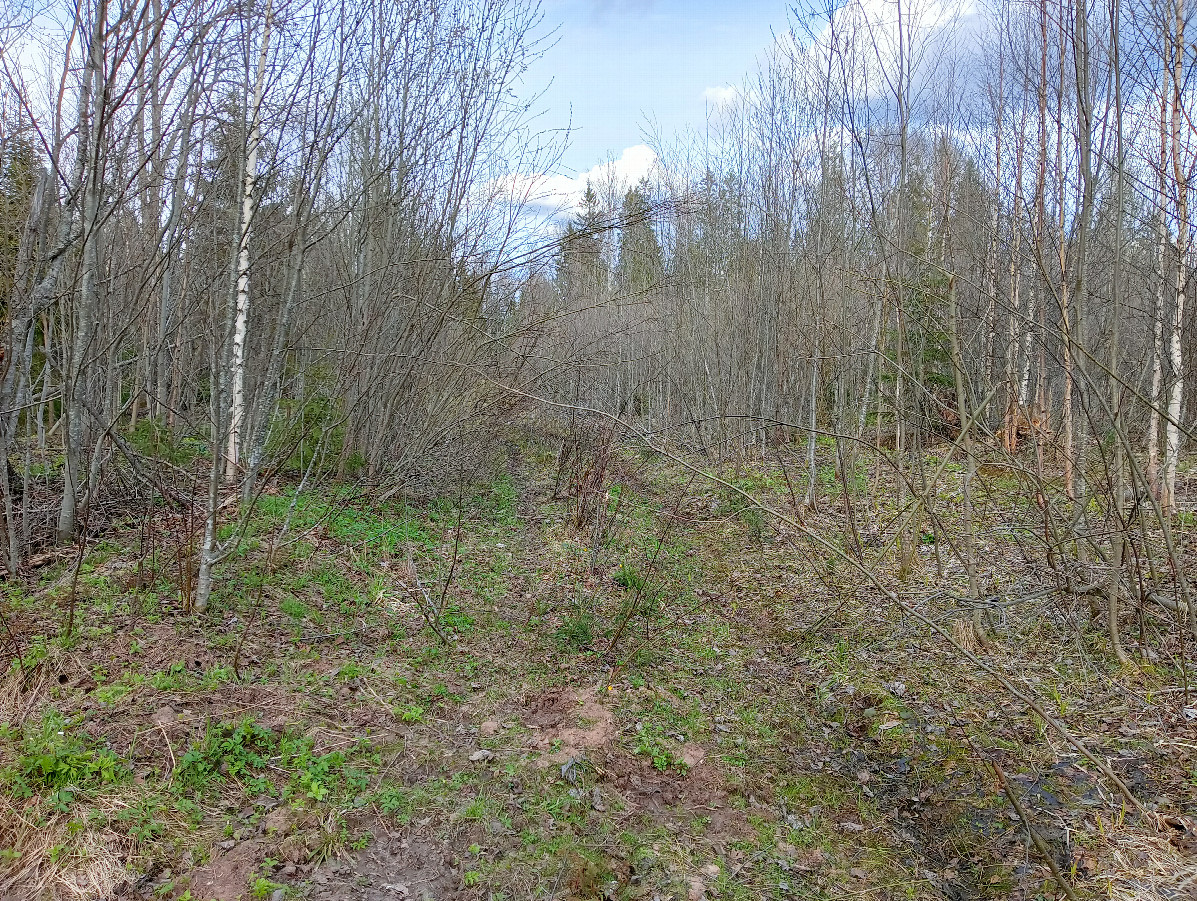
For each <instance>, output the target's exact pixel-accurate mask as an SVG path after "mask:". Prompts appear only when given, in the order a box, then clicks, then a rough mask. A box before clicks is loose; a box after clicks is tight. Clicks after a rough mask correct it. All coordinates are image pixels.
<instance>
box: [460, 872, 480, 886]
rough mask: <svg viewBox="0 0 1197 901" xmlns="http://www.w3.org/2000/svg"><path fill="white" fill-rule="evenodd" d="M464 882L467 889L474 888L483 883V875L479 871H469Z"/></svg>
mask: <svg viewBox="0 0 1197 901" xmlns="http://www.w3.org/2000/svg"><path fill="white" fill-rule="evenodd" d="M462 881H463V882H465V887H466V888H474V887H475V886H477V885H480V884H481V883H482V874H481V873H479V872H478V871H477V870H467V871H466V874H465V876H464V877H463V879H462Z"/></svg>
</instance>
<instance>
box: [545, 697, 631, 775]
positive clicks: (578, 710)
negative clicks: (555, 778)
mask: <svg viewBox="0 0 1197 901" xmlns="http://www.w3.org/2000/svg"><path fill="white" fill-rule="evenodd" d="M527 708H528V709H527V712H526V713H525V715H524V722H525V723H527V725H528V726H529V727H530V728H532V729H533V730H535V731H536V736H535V737H534V738H533V740H532V746H533V747H535V748H540V749H543V750H549V749H551V748H553V747H556V750H555V751H553V752H552V753H551V754H549V755H547V756H546V757H544V758H543V759H542V761H541V763H542V765H544V766H548V765H549V764H562V763H566V762H568V761H569V760H570V759H571V758H572V759H577V758H579V757H581V756H583V754H584V753H585V752H586V751H602V750H605V749H607V748H609V747H610V746H611V745H612V743H613V742H614V741H615V736H616V734H617V733H618V729H617V727H616V725H615V714H614V713H612V712H611V710H610V709H609V708H608V707H607V706H605V705H604V704H603V703H602V702H601V701H600V700H599V699H598V696H597V695H596V693H595V692H594V690H593V689H589V688H584V689H572V688H563V689H560V690H558V691H554V692H549V693H548V694H544V695H541V696H539V697H538V698H535V699H532V700H530V701H529V702H528V704H527ZM558 743H559V744H558Z"/></svg>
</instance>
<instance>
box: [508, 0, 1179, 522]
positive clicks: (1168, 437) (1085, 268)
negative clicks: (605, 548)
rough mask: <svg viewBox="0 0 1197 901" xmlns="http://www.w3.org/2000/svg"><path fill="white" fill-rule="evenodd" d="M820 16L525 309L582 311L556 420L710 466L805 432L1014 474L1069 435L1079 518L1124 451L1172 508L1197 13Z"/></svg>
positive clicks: (1160, 7) (914, 9)
mask: <svg viewBox="0 0 1197 901" xmlns="http://www.w3.org/2000/svg"><path fill="white" fill-rule="evenodd" d="M806 12H807V13H809V16H808V18H805V19H802V20H800V21H796V22H795V24H794V27H793V28H792V30H791V31H790V33H789V34H787V35H785V36H784V37H783V38H781V39H779V40H778V41H777V42H776V44H775V46H774V48H773V50H772V52H771V54H770V56H769V58H768V60H767V61H766V63H765V64H764V65H763V66H762V68H761V71H760V72H759V74H758V76H757V77H756V78H755V79H754V80H750V81H749V82H747V83H746V84H745V85H744V86H743V87H742V88H741V89H740V90H739V91H738V92H737V93H736V96H735V98H734V99H733V100H732V101H730V102H729V103H727V104H725V105H724V106H722V107H720V108H718V109H716V110H714V111H713V112H712V113H711V116H710V119H709V121H708V123H707V126H706V129H705V131H704V132H703V133H701V134H694V135H690V136H683V137H681V138H679V139H676V140H672V141H658V142H657V146H656V148H655V149H656V150H657V153H658V156H659V166H658V169H657V171H656V172H655V173H654V175H653V176H652V177H651V178H649V179H647V180H646V181H645V182H643V183H642V184H640V185H638V186H631V187H630V189H628V187H629V186H621V185H614V184H596V185H592V186H591V190H590V191H589V192H588V193H587V195H586V198H585V200H584V209H583V210H582V211H581V212H580V213H579V214H578V216H577V217H576V218H575V220H574V221H573V222H572V223H571V224H570V227H569V229H568V230H567V231H566V233H565V234H564V235H563V238H562V242H563V243H562V251H561V253H560V255H559V260H558V262H557V265H556V267H555V270H554V272H553V273H552V274H551V281H545V282H544V283H542V284H540V285H538V286H533V288H532V289H531V290H530V294H531V295H532V296H534V297H535V298H537V302H538V303H540V304H551V303H557V304H561V305H563V307H564V308H576V310H577V311H578V315H576V316H573V317H570V318H568V319H567V320H564V323H565V324H563V326H562V329H561V331H562V340H564V341H565V342H566V344H565V346H566V347H568V348H569V353H568V354H564V353H562V354H558V356H559V357H563V358H564V357H566V356H569V357H571V358H572V359H574V361H575V365H574V366H573V367H572V368H571V369H570V370H569V373H568V376H566V375H562V377H561V380H560V381H561V384H559V385H558V386H557V391H558V393H559V395H560V396H562V397H568V396H571V395H572V396H576V397H580V398H583V399H584V400H585V401H586V403H587V404H589V405H595V406H601V407H602V408H604V409H606V410H610V411H613V412H614V411H620V412H622V413H624V414H635V415H639V416H645V417H647V418H648V419H649V420H651V422H652V423H653V426H654V427H660V428H662V429H665V430H669V431H672V432H674V433H675V434H684V435H686V436H687V440H689V441H691V442H693V443H694V444H696V445H697V446H698V447H700V448H701V449H702V450H703V451H705V452H707V453H709V454H712V455H714V456H721V455H726V454H728V453H734V452H735V450H736V449H737V448H741V447H743V446H745V445H752V444H755V445H756V446H758V447H761V448H763V447H764V446H765V443H766V441H767V438H768V437H769V436H771V435H772V436H776V435H779V434H782V433H785V434H795V433H799V434H802V433H806V432H807V430H808V428H809V429H810V430H812V431H813V430H823V431H826V432H828V433H831V434H836V435H841V436H850V437H853V438H856V439H864V438H866V437H867V438H870V439H871V443H880V444H882V445H884V446H886V447H889V448H891V449H897V450H898V451H899V452H904V451H908V450H915V449H917V448H919V447H923V446H925V445H926V444H927V443H928V442H937V441H940V440H943V439H945V438H946V439H949V440H951V439H953V438H955V437H956V436H958V435H959V433H960V423H961V420H962V417H964V418H966V419H968V420H970V421H972V422H973V423H974V424H975V426H976V428H977V433H978V436H982V435H983V436H987V437H990V438H994V439H995V440H996V441H997V443H999V444H1001V445H1003V446H1004V447H1005V449H1006V450H1007V451H1012V450H1014V449H1015V448H1016V445H1017V444H1018V443H1019V441H1020V440H1021V441H1025V440H1026V439H1028V438H1031V437H1032V436H1033V435H1035V434H1038V436H1039V437H1040V438H1041V439H1048V438H1050V439H1051V442H1052V444H1054V445H1058V448H1059V451H1060V453H1061V454H1062V459H1063V463H1064V478H1065V480H1066V482H1067V490H1068V493H1069V495H1073V494H1075V493H1076V492H1077V491H1078V490H1082V489H1080V488H1079V487H1078V485H1077V481H1078V480H1081V479H1083V478H1084V477H1085V475H1086V473H1087V472H1088V467H1087V465H1086V463H1085V461H1087V460H1088V459H1089V454H1090V451H1091V450H1092V448H1091V447H1089V445H1090V444H1092V443H1093V442H1100V441H1106V442H1107V444H1109V438H1110V435H1111V434H1113V433H1117V434H1118V435H1120V436H1122V439H1123V440H1124V441H1126V442H1127V445H1126V447H1127V449H1128V450H1129V451H1133V452H1134V456H1135V459H1136V460H1137V461H1138V462H1139V463H1140V464H1141V468H1142V470H1143V471H1142V473H1141V474H1140V475H1141V479H1140V482H1141V483H1142V485H1143V487H1149V488H1150V489H1151V491H1152V493H1153V494H1154V496H1156V497H1158V498H1159V499H1160V501H1161V502H1162V504H1163V505H1164V507H1165V508H1167V507H1169V506H1170V505H1172V502H1173V493H1174V491H1175V485H1176V474H1177V465H1178V462H1179V460H1180V453H1181V437H1182V435H1184V434H1186V432H1187V426H1186V423H1187V421H1188V417H1187V416H1186V410H1187V409H1188V407H1189V406H1190V405H1191V401H1192V395H1193V390H1194V381H1193V379H1191V378H1186V374H1187V371H1188V369H1189V367H1191V365H1192V359H1193V356H1192V354H1193V347H1192V340H1191V338H1190V337H1189V335H1190V334H1191V332H1192V328H1191V326H1190V319H1191V317H1192V311H1191V308H1190V306H1191V305H1190V306H1187V305H1186V295H1187V293H1188V291H1189V287H1188V286H1189V278H1190V273H1191V268H1192V267H1191V250H1190V248H1191V243H1192V242H1191V238H1190V234H1191V230H1192V221H1191V215H1190V213H1189V202H1188V195H1189V192H1190V190H1191V187H1190V185H1191V173H1192V169H1193V164H1194V159H1195V158H1197V157H1195V156H1194V142H1193V128H1192V124H1191V106H1192V103H1193V98H1192V95H1191V91H1190V90H1188V88H1187V87H1186V86H1187V85H1188V84H1189V79H1190V78H1191V75H1192V72H1193V67H1194V63H1195V62H1197V53H1194V51H1193V47H1192V42H1191V40H1190V39H1189V38H1190V37H1191V34H1190V32H1191V28H1190V26H1189V22H1188V19H1189V15H1190V12H1189V10H1188V9H1186V7H1185V4H1184V0H1179V2H1170V3H1143V2H1139V0H1133V2H1123V0H1115V2H1114V3H1112V4H1106V5H1101V4H1094V3H1091V2H1086V0H1080V2H1075V3H1066V2H1063V0H1036V2H1033V3H1030V4H1025V3H1024V4H1014V3H991V4H988V5H985V6H984V7H981V8H979V9H978V10H977V11H976V12H975V13H970V14H969V15H968V16H967V17H961V18H954V17H952V16H951V15H950V13H949V12H948V10H947V8H945V7H943V6H942V5H939V4H919V3H915V4H906V3H903V4H892V3H890V4H860V3H848V4H835V5H830V6H828V7H827V8H826V9H816V10H809V9H808V10H807V11H806ZM1186 35H1188V37H1187V36H1186ZM621 216H622V218H623V219H624V220H625V221H626V222H628V223H630V225H627V226H626V227H624V228H622V229H619V230H617V231H614V232H609V233H607V232H601V230H596V228H595V225H596V224H601V223H604V222H611V221H618V220H619V219H620V217H621ZM953 335H954V336H955V341H956V348H955V350H954V349H953ZM954 360H957V361H958V363H954V362H953V361H954ZM957 370H960V374H961V375H962V376H963V386H962V387H963V393H962V396H961V397H958V396H957V384H956V375H957ZM780 424H784V427H782V428H772V426H773V425H780ZM1128 477H1129V476H1128ZM1099 490H1100V487H1099Z"/></svg>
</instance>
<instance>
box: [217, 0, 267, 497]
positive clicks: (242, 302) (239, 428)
mask: <svg viewBox="0 0 1197 901" xmlns="http://www.w3.org/2000/svg"><path fill="white" fill-rule="evenodd" d="M270 26H271V9H270V6H269V5H267V7H266V26H265V30H264V31H263V33H262V47H261V50H260V51H259V53H258V66H257V72H256V73H255V75H254V92H253V105H252V106H251V108H250V114H249V116H250V118H249V135H248V139H247V142H246V147H245V184H244V189H243V191H242V194H241V225H240V234H239V235H238V246H237V310H236V314H235V318H234V321H233V351H232V359H231V361H230V375H231V378H230V380H229V393H230V397H231V411H230V412H231V417H230V420H229V440H228V450H227V454H226V457H225V478H226V479H228V480H230V481H232V480H233V479H235V478H236V477H237V466H238V463H239V462H240V454H241V437H242V432H243V431H244V428H245V340H246V333H247V332H248V329H249V236H250V231H251V230H252V227H253V218H254V206H255V204H254V201H255V191H256V188H257V180H258V146H259V144H260V143H261V140H262V91H263V87H264V84H265V80H266V58H267V55H268V53H269V51H270Z"/></svg>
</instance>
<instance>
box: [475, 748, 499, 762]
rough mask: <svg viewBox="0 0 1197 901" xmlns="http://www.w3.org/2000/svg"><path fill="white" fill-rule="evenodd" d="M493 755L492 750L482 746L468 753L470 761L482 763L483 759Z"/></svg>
mask: <svg viewBox="0 0 1197 901" xmlns="http://www.w3.org/2000/svg"><path fill="white" fill-rule="evenodd" d="M494 756H495V752H494V751H488V750H486V749H485V748H482V749H480V750H478V751H475V752H474V753H473V754H471V755H470V763H482V762H483V761H486V760H490V759H491V758H492V757H494Z"/></svg>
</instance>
